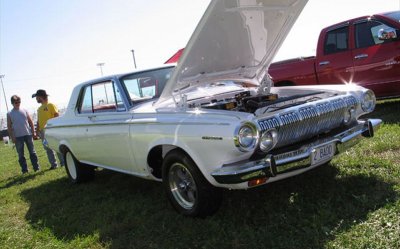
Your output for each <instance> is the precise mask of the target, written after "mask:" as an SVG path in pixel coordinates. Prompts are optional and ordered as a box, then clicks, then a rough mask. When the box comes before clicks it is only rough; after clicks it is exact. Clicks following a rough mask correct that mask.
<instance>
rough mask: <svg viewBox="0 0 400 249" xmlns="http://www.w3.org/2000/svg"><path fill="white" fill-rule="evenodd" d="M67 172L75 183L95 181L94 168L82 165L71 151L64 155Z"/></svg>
mask: <svg viewBox="0 0 400 249" xmlns="http://www.w3.org/2000/svg"><path fill="white" fill-rule="evenodd" d="M64 160H65V164H66V167H65V170H66V171H67V175H68V178H69V179H70V180H71V182H73V183H81V182H87V181H90V180H93V178H94V173H95V172H94V167H91V166H87V165H83V164H81V163H80V162H79V161H78V160H77V159H76V158H75V156H74V155H73V154H72V153H71V151H69V150H68V151H66V152H65V154H64Z"/></svg>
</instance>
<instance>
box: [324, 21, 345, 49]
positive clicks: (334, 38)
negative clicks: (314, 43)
mask: <svg viewBox="0 0 400 249" xmlns="http://www.w3.org/2000/svg"><path fill="white" fill-rule="evenodd" d="M348 42H349V27H348V26H346V27H343V28H339V29H335V30H331V31H329V32H328V33H327V34H326V38H325V43H324V54H333V53H337V52H343V51H346V50H347V49H348Z"/></svg>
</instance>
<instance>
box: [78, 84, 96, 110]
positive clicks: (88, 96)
mask: <svg viewBox="0 0 400 249" xmlns="http://www.w3.org/2000/svg"><path fill="white" fill-rule="evenodd" d="M92 112H93V109H92V87H91V86H87V87H86V88H85V90H84V93H83V99H82V103H81V106H80V107H79V113H92Z"/></svg>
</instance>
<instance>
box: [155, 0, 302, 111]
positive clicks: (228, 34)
mask: <svg viewBox="0 0 400 249" xmlns="http://www.w3.org/2000/svg"><path fill="white" fill-rule="evenodd" d="M307 1H308V0H212V1H211V3H210V5H209V6H208V8H207V10H206V12H205V13H204V15H203V17H202V19H201V20H200V22H199V24H198V25H197V28H196V29H195V31H194V33H193V34H192V37H191V38H190V40H189V42H188V44H187V45H186V47H185V50H184V52H183V54H182V56H181V58H180V59H179V63H178V65H177V67H176V69H175V71H174V73H173V75H172V77H171V78H170V79H169V81H168V82H167V84H166V86H165V88H164V91H163V93H162V94H161V96H160V99H159V100H158V102H157V105H162V103H163V102H165V101H167V100H170V98H171V97H173V95H182V94H184V92H185V91H187V90H192V88H193V87H197V86H199V85H202V84H204V83H210V82H213V81H220V80H234V81H239V82H247V83H250V84H254V85H260V82H261V81H262V80H263V79H264V77H265V74H266V73H267V69H268V66H269V64H270V63H271V61H272V59H273V57H274V56H275V54H276V53H277V51H278V49H279V47H280V46H281V44H282V42H283V41H284V39H285V37H286V35H287V34H288V32H289V30H290V29H291V27H292V26H293V24H294V22H295V21H296V19H297V17H298V16H299V14H300V13H301V11H302V10H303V8H304V6H305V5H306V3H307ZM168 102H169V101H168Z"/></svg>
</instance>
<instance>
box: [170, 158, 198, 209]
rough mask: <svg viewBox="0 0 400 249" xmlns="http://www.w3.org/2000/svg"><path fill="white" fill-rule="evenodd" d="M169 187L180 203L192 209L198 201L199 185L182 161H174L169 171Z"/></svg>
mask: <svg viewBox="0 0 400 249" xmlns="http://www.w3.org/2000/svg"><path fill="white" fill-rule="evenodd" d="M168 181H169V187H170V190H171V193H172V195H173V196H174V198H175V200H176V201H177V202H178V204H179V205H180V206H181V207H183V208H185V209H191V208H193V206H194V205H195V203H196V199H197V187H196V183H195V181H194V179H193V176H192V174H190V172H189V171H188V170H187V168H186V167H185V166H184V165H183V164H180V163H174V164H173V165H172V166H171V168H170V169H169V172H168Z"/></svg>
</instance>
